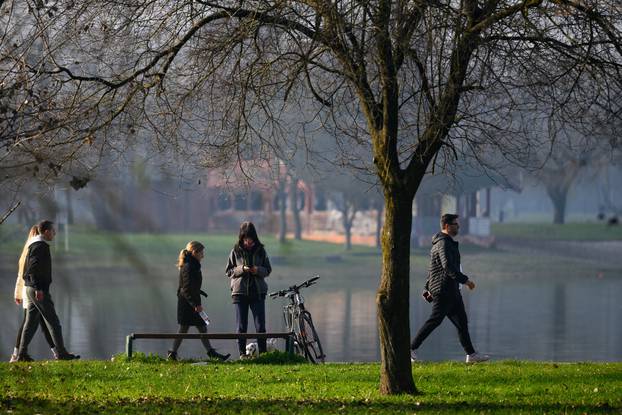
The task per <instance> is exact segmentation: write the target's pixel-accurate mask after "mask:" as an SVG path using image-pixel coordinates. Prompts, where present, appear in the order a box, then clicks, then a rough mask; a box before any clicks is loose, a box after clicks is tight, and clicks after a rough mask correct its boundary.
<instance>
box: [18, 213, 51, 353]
mask: <svg viewBox="0 0 622 415" xmlns="http://www.w3.org/2000/svg"><path fill="white" fill-rule="evenodd" d="M40 238H41V236H40V235H39V228H37V226H36V225H35V226H33V227H32V228H30V232H28V239H27V240H26V243H25V244H24V248H23V249H22V254H21V255H20V257H19V262H18V266H17V280H16V281H15V295H14V296H13V298H14V299H15V304H17V305H21V306H22V308H23V309H24V313H23V316H22V324H21V325H20V326H19V329H18V330H17V339H16V340H15V348H14V349H13V354H11V360H10V362H11V363H13V362H15V361H17V353H18V351H19V344H20V343H21V341H22V331H23V329H24V323H25V322H26V309H27V308H28V303H29V302H28V297H27V296H26V294H25V289H26V287H25V286H24V269H25V267H26V257H27V256H28V247H29V246H30V245H31V244H32V243H34V242H36V241H38V240H39V239H40ZM41 330H42V331H43V335H44V336H45V340H46V341H47V342H48V344H49V345H50V349H52V354H53V355H54V359H57V358H58V353H57V351H56V347H54V340H52V336H51V335H50V331H49V330H48V328H47V326H46V325H45V323H44V322H43V321H41ZM28 357H30V356H28Z"/></svg>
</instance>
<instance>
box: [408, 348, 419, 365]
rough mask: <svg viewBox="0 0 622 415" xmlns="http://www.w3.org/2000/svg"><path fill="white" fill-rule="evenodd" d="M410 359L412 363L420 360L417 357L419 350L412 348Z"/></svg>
mask: <svg viewBox="0 0 622 415" xmlns="http://www.w3.org/2000/svg"><path fill="white" fill-rule="evenodd" d="M410 361H411V363H414V362H419V361H420V360H419V358H418V357H417V351H416V350H411V351H410Z"/></svg>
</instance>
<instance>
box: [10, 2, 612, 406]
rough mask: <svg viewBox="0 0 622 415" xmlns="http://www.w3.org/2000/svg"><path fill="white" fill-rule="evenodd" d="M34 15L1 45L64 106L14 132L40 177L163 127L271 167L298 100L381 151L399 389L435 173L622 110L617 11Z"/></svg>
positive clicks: (345, 9)
mask: <svg viewBox="0 0 622 415" xmlns="http://www.w3.org/2000/svg"><path fill="white" fill-rule="evenodd" d="M18 3H19V2H16V1H7V2H6V3H5V4H4V5H3V6H2V7H3V9H4V8H7V7H9V8H12V7H13V8H14V7H17V6H16V5H17V4H18ZM23 3H25V4H27V5H28V7H29V9H28V12H27V16H28V22H27V23H29V24H30V26H31V27H33V28H36V30H33V31H32V32H29V33H25V34H24V35H23V42H21V43H20V45H23V46H19V47H17V48H10V47H7V48H5V47H4V46H3V61H2V62H3V63H2V67H3V68H6V67H7V66H10V67H11V70H10V71H8V72H7V71H6V70H5V69H3V75H2V76H3V78H7V76H8V77H9V78H11V79H16V80H17V79H18V78H19V77H20V76H26V77H27V78H28V79H29V80H30V81H32V82H35V81H37V82H38V83H37V85H48V86H47V87H46V88H47V90H46V91H44V90H41V91H39V90H37V91H35V93H34V96H40V97H46V98H45V99H38V100H36V104H28V108H30V107H31V106H32V105H36V107H37V108H38V107H40V106H41V104H42V103H46V104H47V105H51V103H54V104H55V105H56V106H55V107H54V108H53V109H47V110H44V111H42V112H41V113H40V114H39V115H38V116H37V117H34V116H33V114H30V113H27V112H24V111H22V110H18V114H19V116H18V118H20V117H22V118H23V117H31V118H33V119H34V120H35V121H36V122H33V123H25V122H24V123H23V125H25V126H26V125H27V128H25V129H21V130H19V131H17V130H15V128H13V129H12V130H11V133H10V134H9V135H8V136H7V135H3V149H5V150H4V151H5V153H4V154H3V155H2V156H1V157H0V161H1V163H2V166H3V167H4V166H6V165H7V163H8V160H10V159H16V158H19V159H20V162H19V165H20V166H38V165H40V164H41V161H40V160H41V157H38V156H37V155H38V154H41V152H42V151H43V150H44V149H48V150H51V149H53V150H54V152H55V154H56V152H58V154H67V155H68V156H71V157H72V160H81V159H80V158H77V159H76V158H75V156H76V155H77V154H78V153H79V152H82V153H80V154H81V155H83V156H84V157H92V153H96V150H99V151H108V150H110V151H112V150H113V149H114V145H115V144H117V145H121V143H119V142H118V140H115V138H116V137H126V136H127V137H132V135H131V134H132V133H131V131H132V129H135V128H141V129H145V130H148V131H149V133H150V135H151V136H152V137H153V140H154V145H155V148H156V150H159V149H162V148H166V147H168V146H173V147H174V148H175V149H176V150H179V151H182V152H183V151H188V152H191V153H193V154H200V155H201V156H202V158H203V159H204V163H205V164H206V165H207V164H210V163H216V162H223V161H229V160H236V159H237V160H241V159H244V157H245V155H250V154H252V155H253V157H254V158H255V159H261V158H264V157H269V156H270V155H271V152H272V150H273V149H274V148H278V147H279V145H280V142H281V140H284V139H285V138H286V135H285V134H283V130H282V129H281V128H280V127H279V124H280V123H279V121H280V120H279V114H280V112H281V110H282V109H283V108H284V107H287V106H295V105H300V104H304V106H305V107H311V108H315V109H316V111H315V112H316V115H315V116H314V118H315V119H320V120H321V121H322V123H323V125H324V127H325V128H326V129H328V130H330V131H331V132H332V133H333V134H334V136H335V138H337V140H339V141H340V143H341V144H342V148H344V149H346V150H347V149H348V148H349V147H350V146H354V145H362V146H368V147H369V148H370V149H371V152H372V154H373V168H374V171H375V173H376V174H377V176H378V179H379V181H380V183H381V186H382V188H383V192H384V203H385V208H384V212H385V213H384V215H385V218H384V227H383V233H382V250H383V266H382V275H381V278H380V285H379V288H378V292H377V297H376V303H377V308H378V329H379V335H380V345H381V374H380V390H381V392H382V393H385V394H394V393H414V392H415V391H416V389H415V384H414V381H413V378H412V372H411V366H410V360H409V353H408V348H409V340H410V339H409V337H410V333H409V319H408V316H409V312H408V310H409V269H410V255H409V246H410V243H409V242H410V230H411V222H412V215H411V207H412V202H413V198H414V196H415V194H416V192H417V189H418V187H419V184H420V183H421V180H422V178H423V176H424V175H425V174H426V171H427V170H428V168H429V167H435V166H438V165H439V164H443V163H446V162H448V161H450V160H452V159H454V158H457V157H460V154H461V152H462V151H463V150H465V149H470V150H471V151H472V152H473V153H474V154H478V155H485V154H487V152H488V151H489V150H490V151H493V150H494V151H497V152H499V153H501V154H503V155H504V156H505V157H506V158H507V159H509V160H511V161H519V162H520V161H521V160H522V158H523V157H526V156H529V152H530V151H531V150H533V147H532V143H531V140H530V138H529V136H528V135H527V134H524V132H523V131H522V129H521V128H520V125H519V124H516V123H515V122H508V121H511V120H513V119H514V118H513V117H514V115H515V113H516V112H517V111H519V110H523V109H529V110H533V109H535V108H537V107H538V103H539V102H540V101H546V102H547V105H550V108H553V110H552V111H551V113H550V114H549V116H550V117H552V118H555V117H557V118H565V119H567V120H569V121H572V120H575V119H577V118H583V117H585V116H586V114H589V112H586V111H584V110H585V109H586V108H587V107H593V106H595V105H597V106H599V108H601V109H602V110H603V111H609V112H614V113H615V112H616V111H618V108H619V107H618V105H619V104H618V103H617V102H616V101H615V100H613V99H612V96H613V95H612V94H611V93H610V92H609V91H610V90H611V89H612V88H616V87H618V86H619V85H616V83H615V82H611V81H610V80H612V79H620V68H621V52H622V45H621V43H620V29H621V24H622V23H621V21H620V20H621V12H620V6H619V4H618V3H619V2H618V1H617V0H616V1H614V0H600V1H596V0H581V1H579V0H479V1H476V0H448V1H423V0H415V1H402V0H394V1H391V0H363V1H358V2H350V1H343V0H335V1H333V2H327V1H321V0H320V1H313V2H307V1H297V0H293V1H290V2H282V1H273V0H247V1H228V0H211V1H210V0H183V1H177V2H169V1H163V0H153V1H148V2H147V1H139V2H126V1H115V0H92V1H88V2H76V1H75V0H71V1H70V0H56V1H48V2H47V3H43V4H42V2H39V1H25V2H23ZM20 4H22V3H20ZM2 19H3V21H2V23H4V24H5V26H8V27H12V28H13V29H11V30H14V29H15V24H14V22H13V21H11V19H10V18H8V17H6V15H3V17H2ZM29 39H33V40H29ZM29 45H31V46H34V45H41V51H42V53H41V56H42V57H41V58H40V59H25V58H24V56H25V53H26V52H29V51H30V50H32V49H27V48H29V47H30V46H29ZM5 46H6V44H5ZM21 51H23V52H21ZM11 65H12V66H11ZM7 73H8V75H6V74H7ZM39 78H41V79H45V81H46V83H42V81H41V80H40V79H39ZM580 79H589V80H590V84H592V85H598V86H599V88H590V89H588V88H582V84H581V83H580V82H573V80H580ZM524 89H529V90H530V91H531V92H530V94H517V92H518V91H522V90H524ZM20 91H21V90H20ZM20 93H21V92H20ZM525 96H529V99H527V98H523V97H525ZM47 97H54V98H53V99H52V98H47ZM13 101H14V102H17V101H16V100H15V99H14V100H13ZM22 102H23V101H22ZM29 102H30V101H29ZM20 108H22V107H20ZM305 114H308V112H305ZM46 117H47V118H46ZM526 121H527V122H528V121H529V120H526ZM39 125H42V126H43V129H42V130H39V129H38V128H39ZM33 129H34V130H33ZM111 131H114V133H115V136H112V135H111ZM119 132H121V133H122V134H121V135H119ZM492 132H494V133H495V134H492ZM123 134H127V135H123ZM4 137H8V138H6V139H5V138H4ZM35 137H41V139H37V140H34V138H35ZM268 137H269V139H267V138H268ZM5 143H7V144H5ZM40 143H45V146H42V144H40ZM72 149H75V152H72V151H70V150H72ZM61 150H62V151H61ZM18 155H19V157H18ZM15 167H16V164H13V165H12V166H11V168H15ZM72 167H73V166H68V167H67V169H71V168H72ZM50 169H52V170H54V168H52V167H50ZM63 169H65V167H63Z"/></svg>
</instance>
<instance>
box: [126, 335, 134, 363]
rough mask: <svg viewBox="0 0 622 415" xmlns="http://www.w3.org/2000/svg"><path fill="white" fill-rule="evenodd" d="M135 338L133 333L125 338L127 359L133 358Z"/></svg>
mask: <svg viewBox="0 0 622 415" xmlns="http://www.w3.org/2000/svg"><path fill="white" fill-rule="evenodd" d="M133 340H134V336H132V335H131V334H130V335H129V336H127V337H126V338H125V354H126V355H127V360H130V359H131V358H132V342H133Z"/></svg>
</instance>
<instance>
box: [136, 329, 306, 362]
mask: <svg viewBox="0 0 622 415" xmlns="http://www.w3.org/2000/svg"><path fill="white" fill-rule="evenodd" d="M137 339H209V340H237V339H247V340H248V339H285V351H286V352H287V353H290V354H293V353H294V333H293V332H289V333H287V332H284V333H132V334H130V335H129V336H127V337H126V340H125V353H126V354H127V358H128V359H131V358H132V351H133V343H134V340H137Z"/></svg>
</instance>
